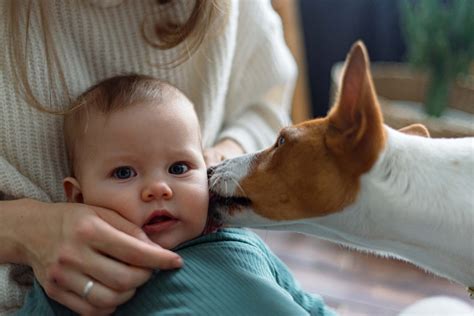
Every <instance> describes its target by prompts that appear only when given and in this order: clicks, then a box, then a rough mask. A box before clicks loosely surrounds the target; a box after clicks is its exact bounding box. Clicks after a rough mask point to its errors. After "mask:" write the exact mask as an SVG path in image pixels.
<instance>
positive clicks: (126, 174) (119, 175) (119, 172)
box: [112, 167, 137, 180]
mask: <svg viewBox="0 0 474 316" xmlns="http://www.w3.org/2000/svg"><path fill="white" fill-rule="evenodd" d="M136 175H137V172H136V171H135V170H133V168H132V167H118V168H115V169H114V171H113V172H112V176H113V177H114V178H115V179H118V180H126V179H129V178H132V177H135V176H136Z"/></svg>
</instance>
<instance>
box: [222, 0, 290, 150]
mask: <svg viewBox="0 0 474 316" xmlns="http://www.w3.org/2000/svg"><path fill="white" fill-rule="evenodd" d="M237 24H238V28H237V35H236V36H237V38H236V48H235V56H234V59H233V65H232V71H231V73H232V76H231V78H230V82H229V93H228V95H227V98H226V101H225V102H226V113H225V118H224V125H223V130H222V132H221V134H220V135H219V139H223V138H231V139H234V140H236V141H237V142H238V143H240V144H241V145H242V147H243V148H244V150H245V151H246V152H252V151H256V150H259V149H262V148H264V147H266V146H268V145H270V144H271V143H272V142H273V141H274V139H275V136H276V134H277V132H278V131H279V129H281V128H282V127H283V126H285V125H288V124H289V123H290V119H289V110H290V105H291V97H292V94H293V89H294V83H295V79H296V64H295V62H294V59H293V57H292V55H291V53H290V51H289V49H288V47H287V46H286V44H285V41H284V37H283V32H282V26H281V20H280V18H279V16H278V15H277V14H276V12H275V11H273V9H272V8H271V4H270V1H268V0H263V1H252V0H250V1H249V0H246V1H241V2H240V6H239V12H238V23H237Z"/></svg>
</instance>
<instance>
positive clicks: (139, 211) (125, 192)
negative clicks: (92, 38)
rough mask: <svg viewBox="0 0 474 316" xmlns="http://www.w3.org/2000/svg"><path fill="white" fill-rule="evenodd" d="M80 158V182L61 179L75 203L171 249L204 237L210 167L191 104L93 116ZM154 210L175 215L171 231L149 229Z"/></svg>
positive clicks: (80, 144)
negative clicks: (112, 215)
mask: <svg viewBox="0 0 474 316" xmlns="http://www.w3.org/2000/svg"><path fill="white" fill-rule="evenodd" d="M151 138H154V139H156V141H149V139H151ZM76 153H77V158H76V159H75V161H76V165H75V167H74V169H75V171H76V178H71V177H68V178H66V179H65V180H64V187H65V191H66V195H67V196H68V199H69V200H70V201H73V202H80V203H85V204H88V205H94V206H99V207H103V208H108V209H112V210H115V211H116V212H117V213H118V214H120V215H121V216H122V217H124V218H125V219H127V220H128V221H130V222H131V223H133V224H135V225H137V226H138V227H142V228H143V229H144V231H145V232H146V233H147V235H148V238H149V239H150V240H151V241H153V242H155V243H157V244H158V245H160V246H162V247H163V248H166V249H171V248H174V247H176V246H177V245H179V244H181V243H183V242H184V241H187V240H190V239H192V238H195V237H197V236H199V235H200V234H201V233H202V231H203V229H204V227H205V224H206V220H207V207H208V200H209V196H208V186H207V172H206V170H207V168H206V163H205V161H204V156H203V151H202V147H201V141H200V137H199V124H198V120H197V117H196V115H195V113H194V111H193V109H192V105H191V104H190V103H189V101H187V99H186V98H184V97H182V96H178V97H176V98H173V100H170V102H166V104H155V103H144V104H134V105H132V106H129V107H127V108H124V109H121V110H119V111H116V112H114V113H111V114H109V115H108V116H107V117H106V116H104V115H102V114H97V115H94V116H93V117H92V118H91V119H90V120H89V121H88V127H87V130H86V131H85V133H84V135H82V136H81V137H80V140H79V142H78V144H77V145H76ZM156 211H166V212H167V213H168V214H169V215H171V216H172V217H173V221H167V222H168V223H171V224H170V225H171V226H169V225H168V226H169V227H168V226H163V225H161V226H159V225H158V226H159V227H158V226H157V225H148V224H150V223H149V220H150V218H152V214H153V213H154V212H156ZM150 226H152V227H155V229H152V230H151V231H150V230H149V229H148V230H147V228H149V227H150ZM156 227H158V229H156Z"/></svg>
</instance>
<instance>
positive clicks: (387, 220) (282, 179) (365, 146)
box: [209, 41, 474, 297]
mask: <svg viewBox="0 0 474 316" xmlns="http://www.w3.org/2000/svg"><path fill="white" fill-rule="evenodd" d="M369 67H370V65H369V58H368V54H367V51H366V48H365V46H364V44H363V43H362V42H360V41H359V42H356V43H355V44H354V45H353V46H352V48H351V50H350V52H349V54H348V56H347V59H346V62H345V68H344V75H343V78H342V84H341V89H340V92H339V95H338V98H337V101H336V102H335V104H334V106H333V107H332V108H331V109H330V111H329V113H328V115H327V116H326V117H324V118H317V119H313V120H309V121H306V122H303V123H301V124H298V125H294V126H290V127H286V128H283V129H282V130H281V131H280V133H279V136H278V137H277V139H276V142H275V143H274V145H272V146H271V147H269V148H267V149H266V150H263V151H260V152H258V153H252V154H247V155H244V156H240V157H237V158H234V159H230V160H226V161H223V162H222V163H220V164H219V165H217V166H216V167H214V168H213V169H212V170H210V178H209V183H210V192H211V214H212V217H213V218H214V220H215V221H216V222H219V223H222V224H225V225H231V226H246V227H253V228H259V229H271V230H288V231H296V232H301V233H306V234H310V235H315V236H317V237H320V238H323V239H326V240H330V241H333V242H336V243H339V244H343V245H346V246H348V247H351V248H355V249H358V250H362V251H367V252H371V253H376V254H379V255H383V256H389V257H396V258H399V259H402V260H404V261H408V262H411V263H413V264H415V265H417V266H419V267H421V268H423V269H424V270H428V271H431V272H432V273H434V274H436V275H439V276H442V277H445V278H448V279H450V280H453V281H455V282H458V283H460V284H462V285H465V286H467V287H471V288H470V290H471V291H472V286H473V285H474V138H458V139H442V138H440V139H434V138H429V137H424V136H427V132H426V129H424V127H423V126H420V125H415V126H411V127H408V128H406V129H405V130H401V131H397V130H394V129H392V128H390V127H388V126H386V125H384V123H383V117H382V113H381V108H380V105H379V103H378V100H377V95H376V92H375V88H374V84H373V81H372V77H371V73H370V70H369ZM471 295H472V292H471ZM471 297H472V296H471Z"/></svg>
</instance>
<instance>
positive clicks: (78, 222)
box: [21, 200, 182, 314]
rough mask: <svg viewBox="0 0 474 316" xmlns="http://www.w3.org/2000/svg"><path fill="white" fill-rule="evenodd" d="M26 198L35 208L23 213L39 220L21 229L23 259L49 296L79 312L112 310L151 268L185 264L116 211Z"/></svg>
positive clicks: (132, 293)
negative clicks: (27, 213)
mask: <svg viewBox="0 0 474 316" xmlns="http://www.w3.org/2000/svg"><path fill="white" fill-rule="evenodd" d="M28 203H29V205H28V206H29V207H30V208H31V209H32V210H34V212H30V213H29V214H30V215H31V216H30V217H25V218H30V219H34V218H35V217H36V220H34V221H29V220H25V222H24V223H23V224H24V225H28V223H31V224H32V226H30V227H29V228H28V230H29V231H26V227H25V226H23V227H24V230H22V232H21V234H22V235H23V240H22V242H21V244H22V245H23V247H24V248H25V250H26V251H25V252H24V253H25V257H24V259H23V261H25V263H27V264H28V265H30V266H31V267H32V268H33V271H34V273H35V276H36V278H37V279H38V281H39V282H40V284H41V285H42V286H43V288H44V290H45V291H46V293H47V295H48V296H49V297H51V298H52V299H54V300H56V301H58V302H59V303H61V304H63V305H65V306H67V307H69V308H70V309H72V310H74V311H75V312H77V313H80V314H110V313H112V312H113V311H114V310H115V308H116V307H117V306H118V305H120V304H123V303H124V302H126V301H127V300H129V299H130V298H131V297H132V296H133V295H134V293H135V290H136V288H137V287H139V286H140V285H142V284H143V283H145V282H146V281H147V280H148V279H149V277H150V276H151V273H152V270H153V269H155V268H160V269H170V268H177V267H180V266H181V264H182V261H181V258H180V257H179V256H178V255H177V254H175V253H173V252H171V251H169V250H165V249H163V248H161V247H159V246H158V245H156V244H154V243H152V242H151V241H150V240H149V239H148V238H147V236H146V235H145V233H144V232H143V231H142V230H141V229H140V228H139V227H138V226H136V225H134V224H132V223H130V222H128V221H127V220H125V219H124V218H123V217H121V216H120V215H118V214H117V213H115V212H113V211H110V210H107V209H103V208H98V207H91V206H87V205H85V204H73V203H56V204H49V203H42V202H38V201H32V200H28ZM89 281H92V282H93V283H90V282H89ZM88 284H89V285H88ZM91 284H92V287H91V286H90V285H91ZM86 288H89V290H86ZM86 292H88V293H86ZM84 294H86V296H85V297H84Z"/></svg>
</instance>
